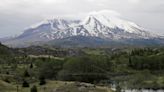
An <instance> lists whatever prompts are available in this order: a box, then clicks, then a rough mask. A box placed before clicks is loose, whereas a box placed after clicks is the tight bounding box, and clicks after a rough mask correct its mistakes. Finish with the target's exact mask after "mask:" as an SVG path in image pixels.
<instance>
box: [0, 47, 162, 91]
mask: <svg viewBox="0 0 164 92" xmlns="http://www.w3.org/2000/svg"><path fill="white" fill-rule="evenodd" d="M0 80H1V81H3V82H6V83H9V84H12V85H19V86H22V87H31V90H34V91H31V92H37V91H36V90H37V89H36V86H35V85H34V86H32V85H33V84H35V83H37V85H46V83H48V82H49V81H54V80H57V81H76V82H85V83H91V84H94V85H101V86H112V85H116V86H117V87H120V88H121V89H126V88H128V89H133V88H135V89H141V88H142V89H143V88H145V89H163V88H164V48H154V47H149V48H148V47H143V48H141V47H140V48H132V47H129V48H71V49H70V48H69V49H68V48H55V47H46V46H45V47H39V46H32V47H28V48H17V49H13V48H8V47H6V46H4V45H2V44H0ZM1 81H0V82H1ZM0 85H1V83H0ZM1 89H2V90H3V86H2V87H0V90H1ZM4 92H5V91H4ZM6 92H9V91H6Z"/></svg>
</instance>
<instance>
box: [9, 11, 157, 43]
mask: <svg viewBox="0 0 164 92" xmlns="http://www.w3.org/2000/svg"><path fill="white" fill-rule="evenodd" d="M110 13H111V12H110V11H100V12H92V13H89V14H88V16H87V17H86V18H85V19H84V20H78V19H77V20H71V19H51V20H45V21H42V22H41V23H38V24H37V25H34V26H31V27H29V28H28V29H26V30H25V31H24V33H23V34H21V35H20V36H18V37H16V38H14V39H12V40H10V41H7V42H6V44H8V45H12V46H13V45H14V44H20V42H21V45H22V46H23V45H32V44H36V43H46V42H49V41H52V40H53V41H54V42H55V40H58V41H60V40H62V39H65V38H69V37H75V36H80V38H81V37H89V38H90V37H94V38H95V37H96V38H101V39H104V40H105V41H108V40H113V41H115V40H116V41H118V40H123V39H125V40H128V39H144V40H145V39H157V38H160V37H159V36H158V35H155V34H152V33H150V32H148V31H145V30H144V28H142V27H140V26H138V25H137V24H135V23H133V22H130V21H126V20H123V19H121V18H119V17H118V16H115V15H116V14H114V15H112V14H110ZM75 38H77V37H75Z"/></svg>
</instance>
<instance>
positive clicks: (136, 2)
mask: <svg viewBox="0 0 164 92" xmlns="http://www.w3.org/2000/svg"><path fill="white" fill-rule="evenodd" d="M128 1H129V2H130V3H133V4H138V3H140V0H128Z"/></svg>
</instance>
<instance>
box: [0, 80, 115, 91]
mask: <svg viewBox="0 0 164 92" xmlns="http://www.w3.org/2000/svg"><path fill="white" fill-rule="evenodd" d="M33 85H36V86H37V89H38V92H112V90H110V88H108V87H101V86H94V85H92V84H88V83H80V82H64V81H47V84H46V85H44V86H40V85H38V83H34V84H31V85H30V87H29V88H23V87H21V85H18V92H30V88H31V87H32V86H33ZM0 92H17V85H15V84H9V83H6V82H4V81H0Z"/></svg>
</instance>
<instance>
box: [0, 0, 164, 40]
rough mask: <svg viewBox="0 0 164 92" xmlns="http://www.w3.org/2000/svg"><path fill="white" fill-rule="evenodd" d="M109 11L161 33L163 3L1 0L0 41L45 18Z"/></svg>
mask: <svg viewBox="0 0 164 92" xmlns="http://www.w3.org/2000/svg"><path fill="white" fill-rule="evenodd" d="M100 10H112V11H116V12H118V13H120V14H121V16H122V17H123V18H124V19H127V20H130V21H133V22H135V23H137V24H138V25H140V26H142V27H144V28H146V29H148V30H150V31H152V32H154V33H159V34H164V0H0V38H1V37H6V36H10V35H15V34H19V33H21V32H23V30H24V28H27V27H28V26H30V25H33V24H35V23H37V22H40V21H42V20H44V19H47V18H55V17H79V18H81V17H84V16H85V15H86V14H87V13H89V12H92V11H100Z"/></svg>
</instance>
